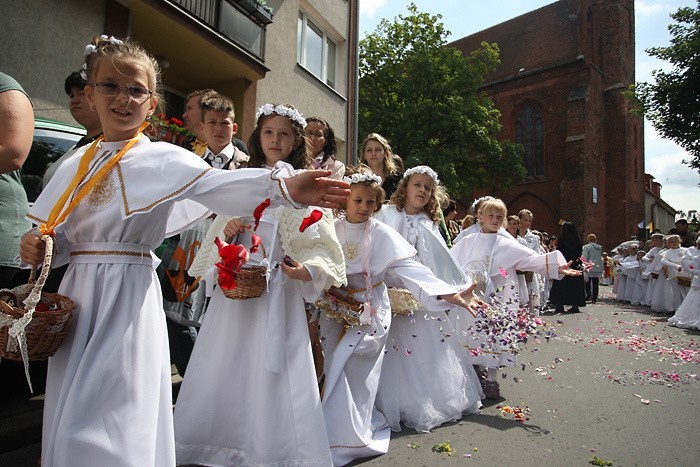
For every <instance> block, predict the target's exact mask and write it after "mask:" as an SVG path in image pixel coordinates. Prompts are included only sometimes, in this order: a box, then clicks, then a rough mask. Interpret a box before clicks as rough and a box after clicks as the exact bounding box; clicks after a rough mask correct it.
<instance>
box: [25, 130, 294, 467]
mask: <svg viewBox="0 0 700 467" xmlns="http://www.w3.org/2000/svg"><path fill="white" fill-rule="evenodd" d="M125 144H126V142H125V141H122V142H109V143H106V142H102V143H100V145H99V149H98V151H97V153H96V154H95V157H94V158H93V161H92V163H91V164H90V169H89V172H88V177H89V176H91V175H92V174H94V173H95V171H96V170H97V169H98V168H99V167H101V166H102V165H104V164H105V162H106V161H107V160H108V159H109V158H110V157H111V156H112V155H113V154H115V153H116V152H117V151H118V150H119V149H121V148H122V147H123V146H124V145H125ZM83 153H84V150H81V151H77V152H76V154H75V155H74V157H71V158H69V159H68V160H66V161H65V162H64V163H63V164H61V166H60V167H59V168H58V170H57V171H56V174H55V175H54V177H53V178H52V179H51V181H50V182H49V184H48V185H47V186H46V188H45V189H44V191H43V192H42V193H41V195H40V196H39V198H38V199H37V201H36V203H35V204H34V206H33V207H32V208H31V210H30V212H29V215H28V217H29V218H30V219H31V220H33V221H34V222H37V223H41V222H45V221H46V220H47V219H48V216H49V212H50V211H51V209H52V208H53V206H54V203H55V202H56V200H57V199H58V198H59V196H60V195H61V194H62V193H63V191H64V190H65V189H66V187H67V186H68V185H69V183H70V181H71V180H72V178H73V176H74V174H75V173H76V171H77V166H78V163H79V161H80V156H82V154H83ZM275 174H277V175H279V170H278V171H276V172H275V173H271V172H269V171H266V170H260V169H251V170H246V171H243V170H240V171H222V170H216V169H212V168H211V167H209V166H208V165H207V164H206V163H205V162H204V161H202V160H201V159H200V158H199V157H198V156H196V155H195V154H193V153H191V152H189V151H186V150H184V149H182V148H179V147H177V146H175V145H172V144H168V143H160V142H159V143H153V142H151V141H149V140H148V139H147V138H146V137H142V138H141V139H140V140H139V141H138V142H137V143H136V144H135V145H134V146H133V147H132V148H131V149H130V150H129V151H128V152H126V154H125V155H124V156H123V158H122V160H121V161H120V162H119V163H118V164H117V165H116V166H115V168H114V169H113V170H112V171H111V172H110V173H109V174H108V175H107V176H106V178H104V179H103V180H102V181H101V182H100V183H98V185H97V186H96V187H95V188H94V189H93V190H92V191H91V192H90V193H89V194H88V195H87V196H86V197H85V198H84V199H83V200H82V201H81V202H80V203H79V204H78V206H77V207H76V209H75V210H74V211H73V212H72V213H71V214H70V216H69V217H68V220H67V222H65V223H63V224H60V225H59V226H58V227H57V228H56V261H55V263H54V266H60V265H62V264H65V263H66V262H67V263H69V266H68V270H67V272H66V274H65V277H64V278H63V281H62V283H61V286H60V289H59V292H60V293H61V294H64V295H67V296H69V297H70V298H71V299H73V300H74V302H75V304H76V308H75V315H74V320H73V323H72V326H71V328H70V331H69V333H68V335H67V336H66V338H65V341H64V342H63V343H62V345H61V347H60V348H59V349H58V352H57V353H56V354H55V355H54V356H53V357H51V358H50V359H49V368H48V376H47V382H46V399H45V403H44V423H43V434H42V454H41V463H42V465H43V466H45V467H79V466H96V465H99V466H119V467H124V466H133V467H145V466H153V467H167V466H174V465H175V442H174V435H173V418H172V395H171V387H172V382H171V375H170V373H171V372H170V358H169V352H168V336H167V332H166V326H165V314H164V312H163V301H162V296H161V290H160V286H159V282H158V280H157V276H156V273H155V270H154V266H155V262H156V261H155V260H154V259H153V258H154V256H153V255H152V253H151V250H153V249H154V248H156V247H157V246H159V245H160V244H161V242H162V241H163V238H164V237H165V236H166V234H167V235H172V234H175V233H177V232H178V231H180V230H182V229H184V228H186V227H188V226H189V225H192V224H193V223H195V222H197V221H198V220H199V219H201V218H203V217H204V216H206V215H207V214H208V213H209V211H208V209H207V208H209V209H212V210H216V211H219V212H224V213H227V214H230V215H243V214H245V213H248V212H250V211H251V210H252V209H254V208H255V204H256V201H254V200H257V199H265V198H270V199H271V200H272V204H273V205H280V204H281V203H284V202H285V201H284V199H283V195H285V194H284V193H282V192H281V190H280V188H281V187H282V184H281V182H279V181H277V180H275V179H274V178H273V177H274V176H275ZM88 177H86V178H88ZM241 192H244V193H246V194H247V196H245V197H238V199H239V201H238V202H236V203H231V201H230V200H231V199H232V198H233V197H235V196H236V194H237V193H241ZM195 201H196V202H195ZM198 203H201V204H198ZM205 206H206V207H205Z"/></svg>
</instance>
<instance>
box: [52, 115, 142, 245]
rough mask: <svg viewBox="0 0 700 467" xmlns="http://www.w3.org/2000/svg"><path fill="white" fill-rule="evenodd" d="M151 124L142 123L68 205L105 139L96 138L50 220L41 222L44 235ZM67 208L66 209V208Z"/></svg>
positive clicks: (63, 218)
mask: <svg viewBox="0 0 700 467" xmlns="http://www.w3.org/2000/svg"><path fill="white" fill-rule="evenodd" d="M148 125H149V123H148V122H144V123H142V124H141V127H139V132H138V134H137V135H136V136H134V137H133V138H131V139H130V140H129V141H128V142H127V143H126V145H125V146H124V147H123V148H122V149H121V151H119V152H117V153H116V154H115V155H114V156H112V158H111V159H110V160H109V161H107V163H106V164H105V165H104V166H103V167H102V168H101V169H100V170H98V171H97V173H95V175H93V176H92V177H91V178H90V179H89V180H88V181H87V182H86V183H85V184H84V185H83V186H82V187H81V188H80V191H78V193H77V194H76V195H75V196H74V197H73V199H72V200H71V202H70V204H69V205H68V207H65V206H66V202H67V201H68V198H70V196H71V194H73V192H74V191H75V190H76V189H77V188H78V185H80V182H82V181H83V179H84V178H85V176H86V175H87V173H88V169H89V167H90V161H91V160H92V158H93V157H94V156H95V153H96V152H97V146H98V145H99V143H100V141H102V140H103V139H104V136H100V137H99V138H98V139H97V140H95V142H94V143H92V144H91V145H90V147H89V148H88V150H87V151H85V154H83V157H81V158H80V164H79V165H78V171H77V172H76V174H75V175H74V176H73V180H72V181H71V182H70V184H69V185H68V188H66V191H64V192H63V194H62V195H61V197H60V198H58V201H56V204H55V205H54V207H53V208H52V209H51V212H50V213H49V218H48V220H47V221H46V222H45V223H43V224H41V227H40V229H41V233H42V234H44V235H52V236H53V235H54V229H55V228H56V226H57V225H58V224H60V223H61V222H63V221H64V220H65V219H66V217H68V215H69V214H70V213H71V212H72V211H73V209H75V207H76V206H77V205H78V203H80V201H81V200H82V199H83V198H84V197H85V195H87V194H88V193H90V191H92V189H93V188H94V187H95V185H97V183H98V182H99V181H100V180H102V179H103V178H105V176H106V175H107V174H108V173H109V171H110V170H112V168H114V166H115V165H116V164H117V162H119V161H120V160H121V158H122V156H123V155H124V154H126V151H128V150H129V149H131V147H132V146H133V145H134V144H136V142H137V141H139V139H141V135H142V132H143V130H144V129H145V128H146V127H147V126H148ZM64 208H65V209H64Z"/></svg>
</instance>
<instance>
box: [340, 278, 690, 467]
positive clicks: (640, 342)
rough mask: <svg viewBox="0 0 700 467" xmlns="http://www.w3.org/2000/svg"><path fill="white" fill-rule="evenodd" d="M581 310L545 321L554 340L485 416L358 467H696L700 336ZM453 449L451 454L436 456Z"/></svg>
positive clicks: (614, 311) (640, 318) (395, 444)
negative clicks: (606, 465)
mask: <svg viewBox="0 0 700 467" xmlns="http://www.w3.org/2000/svg"><path fill="white" fill-rule="evenodd" d="M601 289H602V293H603V297H605V296H610V287H602V288H601ZM581 310H582V313H578V314H563V315H551V314H545V315H544V319H545V322H546V323H547V324H548V325H551V326H553V327H554V329H555V330H556V334H557V337H556V338H554V339H550V341H549V342H546V341H540V342H531V343H529V344H528V345H527V346H525V348H524V349H523V350H522V352H521V353H520V355H519V356H518V357H519V363H520V365H519V366H518V367H517V368H515V369H514V368H509V369H508V370H507V371H503V372H501V375H500V376H501V379H500V380H499V382H500V385H501V396H502V399H501V400H498V401H495V403H492V402H491V401H488V405H487V406H486V407H485V408H484V409H483V410H482V413H481V414H480V415H472V416H468V417H465V418H464V419H463V420H461V421H460V422H458V423H453V424H450V425H446V426H445V425H443V426H442V427H439V428H437V429H435V430H433V432H431V433H427V434H421V433H416V432H414V431H413V430H411V429H404V430H403V431H401V432H400V433H395V434H394V435H393V436H392V439H391V444H390V447H389V453H388V454H386V455H384V456H380V457H376V458H373V459H370V460H366V461H358V462H355V463H354V464H353V465H362V466H363V467H365V466H367V467H370V466H397V467H399V466H400V467H409V466H410V467H413V466H429V467H432V466H442V465H462V466H468V465H480V466H511V465H517V466H542V465H551V466H586V465H592V464H591V463H589V461H591V460H593V458H594V456H595V457H597V458H598V459H599V460H604V461H610V462H612V463H613V464H612V465H614V466H699V465H700V397H699V396H700V332H697V331H688V330H683V329H678V328H674V327H672V326H669V325H668V324H667V323H666V317H663V316H661V315H657V314H654V313H651V312H650V311H649V310H648V309H646V308H643V307H632V306H630V305H624V304H621V303H617V302H614V301H613V300H611V299H603V301H599V302H598V303H596V304H595V305H590V304H589V305H588V306H586V307H585V308H582V309H581ZM523 364H524V367H523ZM505 406H508V407H510V408H512V409H521V410H522V411H523V413H524V416H526V417H527V418H528V420H523V421H517V420H516V416H515V414H513V413H508V412H507V409H506V411H505V412H504V410H503V409H504V408H505ZM447 441H449V443H450V447H451V448H453V449H454V453H452V454H451V455H449V456H448V455H447V454H444V453H438V452H433V450H432V448H433V446H435V445H436V444H441V443H445V442H447Z"/></svg>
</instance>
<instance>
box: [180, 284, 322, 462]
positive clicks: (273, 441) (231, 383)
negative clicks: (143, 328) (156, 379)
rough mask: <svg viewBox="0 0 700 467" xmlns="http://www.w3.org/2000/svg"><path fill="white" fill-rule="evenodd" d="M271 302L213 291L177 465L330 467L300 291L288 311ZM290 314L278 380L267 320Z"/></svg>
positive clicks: (186, 390) (288, 299)
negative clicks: (270, 358)
mask: <svg viewBox="0 0 700 467" xmlns="http://www.w3.org/2000/svg"><path fill="white" fill-rule="evenodd" d="M271 287H273V288H274V287H284V286H282V285H278V284H277V283H274V282H272V281H271ZM270 295H271V294H270V293H268V292H265V293H264V294H263V295H262V296H261V297H260V298H251V299H248V300H231V299H228V298H226V297H224V295H223V294H222V293H221V290H220V289H218V288H217V289H215V290H214V294H213V296H212V299H211V302H210V304H209V307H208V309H207V313H206V315H205V317H204V321H203V323H202V327H201V328H200V332H199V335H198V337H197V342H196V344H195V346H194V350H193V352H192V356H191V358H190V363H189V365H188V367H187V374H186V376H185V379H184V381H183V383H182V388H181V390H180V394H179V395H178V400H177V405H176V407H175V439H176V448H177V461H178V463H179V464H202V465H221V466H234V465H235V466H251V465H255V466H259V465H275V466H329V465H331V457H330V450H329V446H328V438H327V437H326V428H325V424H324V420H323V412H322V409H321V401H320V396H319V392H318V386H317V383H316V374H315V370H314V364H313V358H312V356H311V344H310V341H309V332H308V327H307V324H306V313H305V310H304V303H303V299H302V296H301V291H300V288H298V287H289V288H287V289H286V291H285V293H284V300H283V301H284V304H279V303H271V300H270ZM273 295H274V294H273ZM285 305H286V308H285ZM285 310H286V313H287V314H286V332H285V334H284V335H285V336H286V339H285V342H284V344H283V345H284V350H285V351H284V361H283V365H282V370H281V372H280V373H273V372H272V371H269V370H268V369H267V367H266V352H267V349H268V346H267V343H268V340H269V338H268V322H269V319H268V318H269V313H273V312H280V311H282V312H285Z"/></svg>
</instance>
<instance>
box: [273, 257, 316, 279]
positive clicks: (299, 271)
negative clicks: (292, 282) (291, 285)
mask: <svg viewBox="0 0 700 467" xmlns="http://www.w3.org/2000/svg"><path fill="white" fill-rule="evenodd" d="M280 267H281V268H282V272H284V273H285V274H286V275H287V276H289V277H290V278H292V279H296V280H298V281H302V282H308V281H310V280H311V279H312V277H311V273H310V272H309V270H308V269H306V266H304V265H303V264H301V263H297V262H296V261H294V260H293V259H292V258H290V257H289V256H285V257H284V261H282V262H281V263H280Z"/></svg>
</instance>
